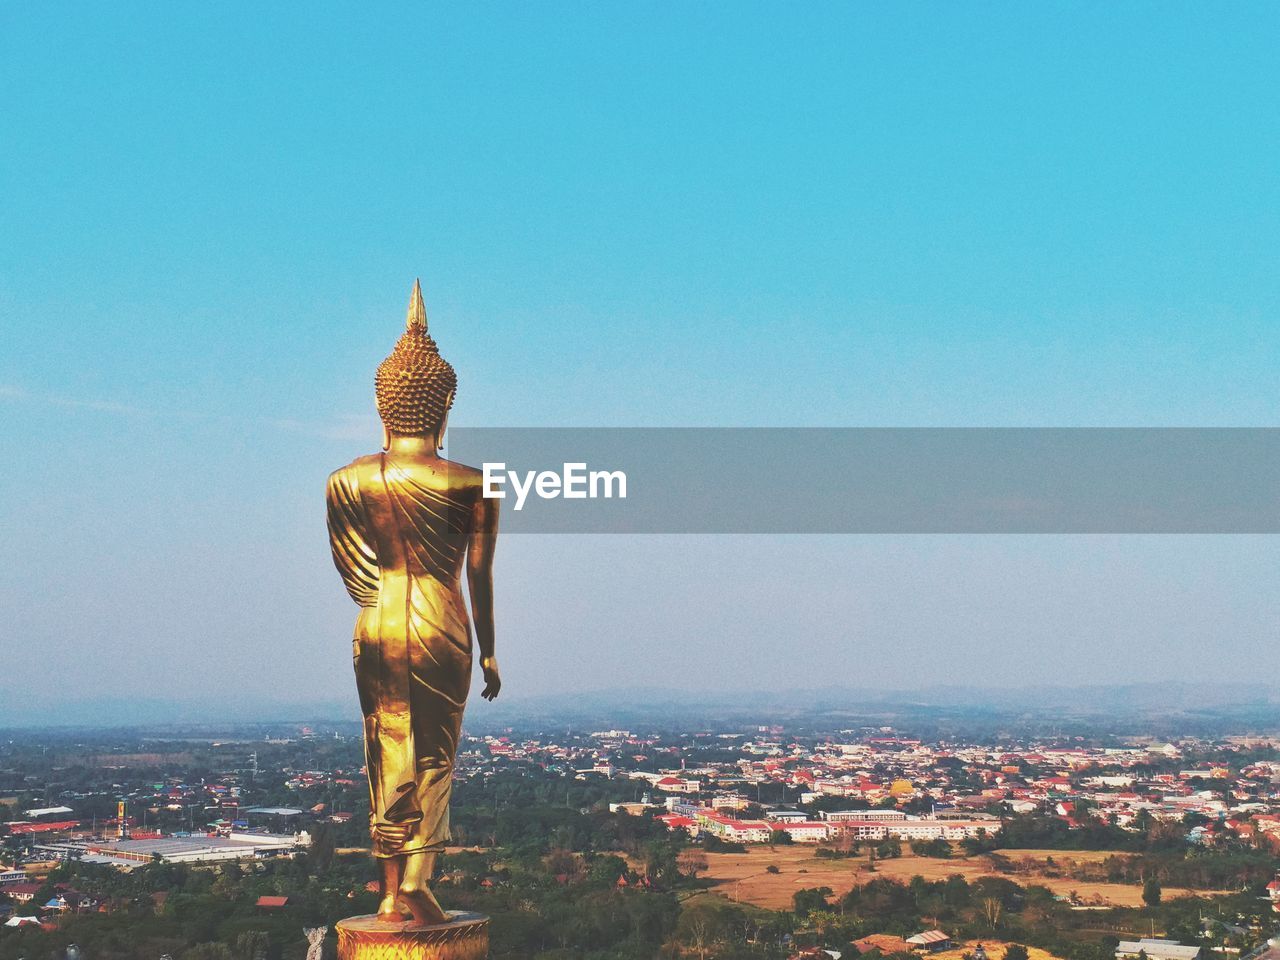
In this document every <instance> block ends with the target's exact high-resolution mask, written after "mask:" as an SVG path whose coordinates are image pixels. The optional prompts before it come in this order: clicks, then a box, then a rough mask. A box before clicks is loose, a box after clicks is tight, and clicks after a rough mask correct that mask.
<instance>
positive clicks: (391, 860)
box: [378, 856, 408, 923]
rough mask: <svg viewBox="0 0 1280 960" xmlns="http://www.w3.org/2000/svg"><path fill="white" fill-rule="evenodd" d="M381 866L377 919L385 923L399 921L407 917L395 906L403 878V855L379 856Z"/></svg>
mask: <svg viewBox="0 0 1280 960" xmlns="http://www.w3.org/2000/svg"><path fill="white" fill-rule="evenodd" d="M378 861H379V863H380V864H381V866H382V900H381V901H380V902H379V903H378V919H379V920H382V921H385V922H387V923H401V922H403V921H404V920H406V919H408V918H407V917H406V916H405V914H404V913H402V912H401V911H400V908H399V907H397V906H396V899H397V898H398V897H399V895H400V884H401V883H402V882H403V880H404V862H405V858H404V857H402V856H401V857H379V858H378Z"/></svg>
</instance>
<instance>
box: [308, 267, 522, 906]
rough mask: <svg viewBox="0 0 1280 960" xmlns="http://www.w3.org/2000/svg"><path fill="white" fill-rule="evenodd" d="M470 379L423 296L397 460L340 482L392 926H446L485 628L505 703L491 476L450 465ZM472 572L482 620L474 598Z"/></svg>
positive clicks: (402, 360)
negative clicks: (475, 653)
mask: <svg viewBox="0 0 1280 960" xmlns="http://www.w3.org/2000/svg"><path fill="white" fill-rule="evenodd" d="M456 383H457V379H456V377H455V375H454V372H453V368H452V367H451V366H449V364H448V362H447V361H445V360H444V358H443V357H441V356H440V354H439V350H438V349H437V347H436V344H435V341H434V340H432V339H431V338H430V337H429V336H427V324H426V309H425V307H424V305H423V302H422V289H421V286H420V285H419V284H418V283H416V282H415V283H414V287H413V294H412V296H411V297H410V299H409V311H408V316H407V318H406V321H405V332H404V334H403V335H402V336H401V338H400V340H399V341H398V342H397V344H396V347H395V350H394V351H393V352H392V354H391V356H389V357H388V358H387V359H386V360H384V361H383V362H382V364H381V365H380V366H379V367H378V374H377V377H376V378H375V387H376V395H377V402H378V412H379V414H380V415H381V416H382V421H383V450H382V452H380V453H376V454H372V455H370V456H365V457H360V458H358V459H357V460H355V461H353V462H352V463H350V464H348V465H347V466H345V467H343V468H342V469H340V470H337V471H335V472H334V473H333V475H332V476H330V478H329V488H328V498H327V499H328V515H329V543H330V546H331V547H332V550H333V561H334V564H335V565H336V566H337V568H338V572H339V573H340V574H341V575H342V580H343V583H344V584H345V585H346V588H347V592H348V593H349V594H350V595H351V598H352V599H353V600H355V602H356V603H358V604H359V605H360V612H359V614H358V615H357V617H356V626H355V636H354V642H353V646H352V658H353V663H354V665H355V674H356V689H357V691H358V693H359V695H360V709H361V712H362V713H363V714H364V735H365V761H366V763H367V766H368V772H369V805H370V824H369V826H370V834H371V836H372V837H373V850H374V855H375V856H377V857H378V858H380V860H381V863H382V902H381V904H380V905H379V909H378V916H379V917H380V918H382V919H383V921H384V922H386V923H388V924H395V923H399V922H401V921H403V920H404V919H405V918H406V915H407V916H410V917H412V918H413V920H414V921H415V922H416V923H419V924H424V923H439V922H442V921H443V920H444V919H445V914H444V912H443V911H442V910H441V909H440V905H439V904H438V903H437V902H436V899H435V897H434V896H433V895H432V893H431V889H430V879H431V873H432V870H433V869H434V867H435V861H436V855H437V854H438V852H439V851H440V850H441V849H442V848H443V847H444V845H445V843H446V842H447V841H448V840H449V795H450V792H451V790H452V786H453V765H454V758H455V756H456V754H457V750H458V737H459V734H460V732H461V727H462V712H463V706H464V704H465V703H466V699H467V692H468V690H469V689H470V686H471V660H472V644H471V637H472V629H473V625H474V630H475V639H476V644H477V645H478V646H479V648H480V657H481V669H482V670H483V671H484V679H485V687H484V691H483V692H482V694H481V696H483V697H484V698H485V699H487V700H492V699H493V698H494V697H496V696H497V695H498V690H499V689H500V687H501V685H502V681H501V679H500V677H499V674H498V662H497V659H496V658H495V657H494V650H493V644H494V638H493V550H494V544H495V542H496V540H497V533H498V508H497V501H496V500H492V499H485V498H484V497H483V496H481V480H482V476H481V472H480V471H479V470H476V469H474V468H472V467H467V466H463V465H462V464H458V463H452V462H450V461H448V460H445V459H443V458H442V457H440V455H439V449H440V446H441V443H442V439H443V436H444V431H445V429H446V426H447V423H448V416H449V407H450V406H451V405H452V402H453V395H454V391H455V388H456ZM464 565H465V568H466V579H467V587H468V594H469V598H470V605H471V611H470V613H471V615H470V617H468V612H467V605H466V603H465V602H464V600H463V597H462V589H461V584H462V572H463V567H464Z"/></svg>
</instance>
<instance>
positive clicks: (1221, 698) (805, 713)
mask: <svg viewBox="0 0 1280 960" xmlns="http://www.w3.org/2000/svg"><path fill="white" fill-rule="evenodd" d="M357 719H358V717H357V714H356V706H355V702H354V698H353V699H352V701H351V702H346V701H290V702H281V701H265V700H259V699H255V698H252V697H246V698H238V699H209V700H204V701H192V700H166V699H158V698H126V697H118V698H93V697H88V698H73V697H67V696H62V697H58V698H56V699H55V698H51V699H47V700H44V701H43V702H41V701H36V702H32V701H31V700H30V699H29V698H28V699H27V700H26V701H25V702H24V700H23V699H22V698H18V697H0V727H8V728H13V727H32V726H41V727H43V726H70V727H97V726H148V727H152V726H162V725H213V726H218V727H221V726H224V725H229V724H237V723H261V724H287V723H329V724H341V725H346V724H348V723H351V724H354V723H355V721H356V720H357ZM467 721H468V727H469V728H470V729H471V730H473V731H476V732H480V731H491V730H495V729H503V728H507V727H511V728H517V729H522V730H536V729H552V728H563V727H565V726H574V727H587V726H590V727H592V728H595V729H598V728H600V727H616V726H623V727H628V728H632V729H636V730H652V729H668V730H671V729H679V730H696V729H702V728H706V729H717V730H723V729H736V728H742V729H749V728H751V727H754V726H757V725H782V726H784V727H785V728H787V729H789V730H794V731H797V732H799V731H811V732H817V731H826V732H830V731H835V730H840V729H850V730H857V731H863V730H864V728H865V729H870V730H874V729H875V728H878V727H891V728H893V729H894V730H900V731H902V732H905V733H914V734H917V735H921V736H939V735H946V734H948V733H956V734H961V733H968V734H974V733H977V734H984V733H985V734H1015V735H1016V734H1019V733H1033V732H1034V733H1037V734H1039V735H1044V734H1052V733H1061V734H1071V733H1089V734H1100V733H1116V734H1132V735H1141V734H1147V735H1152V736H1173V735H1178V734H1194V733H1200V734H1205V735H1224V734H1228V733H1257V732H1275V731H1280V685H1267V684H1261V683H1253V684H1237V683H1221V682H1204V683H1201V682H1192V681H1184V682H1178V683H1143V684H1123V685H1110V686H1083V687H1065V686H1030V687H1018V688H1003V687H977V686H948V687H943V686H933V687H925V688H921V689H916V690H866V689H856V688H846V687H823V688H815V689H790V690H749V691H746V690H744V691H713V692H706V693H701V692H691V691H685V690H676V689H662V688H633V689H613V690H595V691H579V692H566V693H563V694H555V695H551V694H547V695H541V696H525V697H520V696H504V697H503V698H502V699H501V700H499V701H497V702H496V703H494V704H482V703H475V704H472V705H471V707H470V709H469V710H468V715H467Z"/></svg>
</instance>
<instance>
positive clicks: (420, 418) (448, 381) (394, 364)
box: [374, 280, 458, 436]
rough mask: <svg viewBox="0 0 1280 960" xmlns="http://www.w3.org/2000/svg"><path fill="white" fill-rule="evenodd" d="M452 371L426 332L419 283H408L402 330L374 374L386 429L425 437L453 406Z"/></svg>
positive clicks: (454, 381)
mask: <svg viewBox="0 0 1280 960" xmlns="http://www.w3.org/2000/svg"><path fill="white" fill-rule="evenodd" d="M457 387H458V377H457V374H455V373H454V372H453V367H451V366H450V365H449V361H447V360H445V358H444V357H442V356H440V350H439V348H438V347H436V342H435V341H434V340H432V339H431V337H430V336H429V335H428V334H427V308H426V305H425V304H424V303H423V302H422V284H421V283H419V282H418V281H416V280H415V281H414V283H413V293H412V294H411V295H410V296H409V311H408V314H407V315H406V317H405V330H404V333H403V334H401V335H400V339H399V340H398V341H396V346H395V349H394V350H392V351H391V355H390V356H389V357H387V359H385V360H383V361H382V363H380V364H378V372H377V373H376V374H375V376H374V393H375V396H376V398H377V404H378V415H379V416H380V417H382V422H383V423H384V424H386V426H387V429H388V430H390V431H391V432H392V433H396V434H403V435H405V436H429V435H430V434H431V433H432V432H434V431H435V430H436V429H438V428H439V426H440V424H441V422H442V421H443V420H444V415H445V414H446V413H447V412H448V410H449V407H451V406H452V405H453V393H454V391H455V390H456V389H457Z"/></svg>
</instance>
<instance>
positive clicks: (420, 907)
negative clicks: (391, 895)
mask: <svg viewBox="0 0 1280 960" xmlns="http://www.w3.org/2000/svg"><path fill="white" fill-rule="evenodd" d="M400 902H401V903H402V904H404V905H405V906H406V907H408V908H409V912H410V913H411V914H413V920H414V922H415V923H421V924H425V925H427V926H431V925H433V924H437V923H448V922H449V915H448V914H447V913H445V912H444V910H443V909H442V908H441V906H440V902H439V901H438V900H437V899H436V898H435V894H433V893H432V892H431V891H430V890H429V889H427V888H426V887H417V886H412V885H409V884H404V885H401V887H400Z"/></svg>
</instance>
